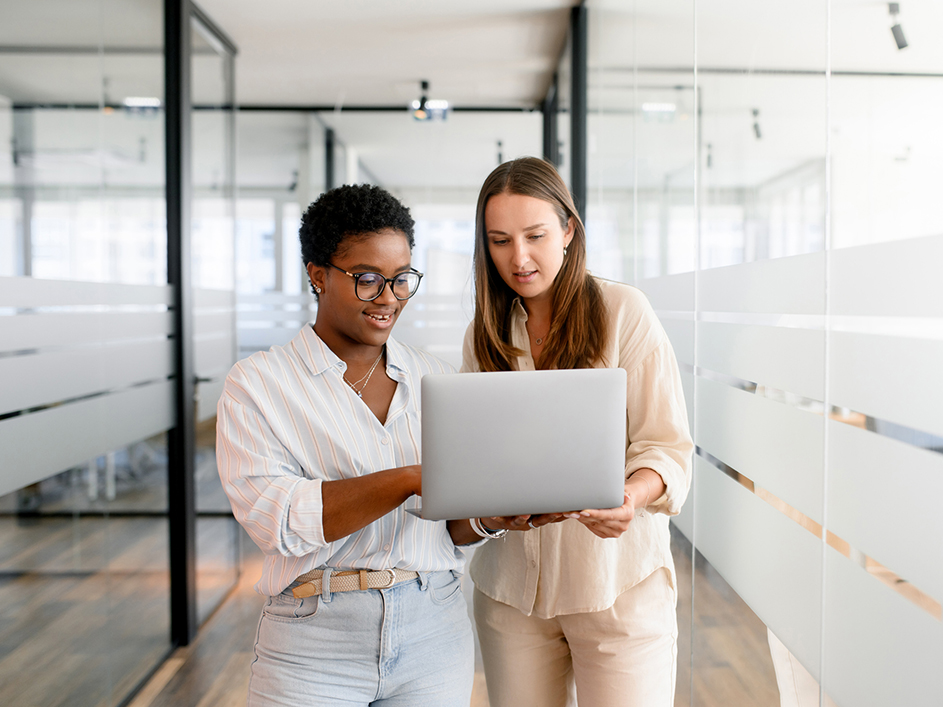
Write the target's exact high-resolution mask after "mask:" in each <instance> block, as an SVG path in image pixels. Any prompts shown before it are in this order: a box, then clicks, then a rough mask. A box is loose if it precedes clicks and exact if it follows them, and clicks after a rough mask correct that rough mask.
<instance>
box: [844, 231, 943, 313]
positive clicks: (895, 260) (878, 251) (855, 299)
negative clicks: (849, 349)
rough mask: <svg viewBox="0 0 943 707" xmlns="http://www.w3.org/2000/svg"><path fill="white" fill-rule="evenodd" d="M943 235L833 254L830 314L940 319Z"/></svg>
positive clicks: (862, 247) (869, 246)
mask: <svg viewBox="0 0 943 707" xmlns="http://www.w3.org/2000/svg"><path fill="white" fill-rule="evenodd" d="M941 263H943V236H928V237H925V238H913V239H910V240H904V241H893V242H891V243H878V244H872V245H864V246H858V247H855V248H842V249H840V250H836V251H833V252H832V253H831V256H830V262H829V281H830V287H829V308H830V310H831V313H832V314H839V315H862V316H884V317H901V316H905V317H943V278H941V277H940V265H941Z"/></svg>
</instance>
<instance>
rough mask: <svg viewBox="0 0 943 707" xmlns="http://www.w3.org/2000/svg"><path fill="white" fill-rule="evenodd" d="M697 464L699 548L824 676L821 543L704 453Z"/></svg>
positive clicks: (813, 669) (806, 663)
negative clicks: (746, 487)
mask: <svg viewBox="0 0 943 707" xmlns="http://www.w3.org/2000/svg"><path fill="white" fill-rule="evenodd" d="M695 470H696V475H697V478H696V481H695V484H694V488H695V499H696V502H697V512H696V516H695V521H696V533H697V536H696V537H697V549H698V550H699V551H700V552H701V553H703V555H704V556H705V557H706V558H707V561H708V562H710V563H711V565H713V566H714V568H715V569H716V570H717V571H718V572H720V574H721V576H723V578H724V579H725V580H727V582H728V583H729V584H730V586H731V587H733V589H734V591H736V592H737V594H739V595H740V597H741V598H742V599H743V600H744V601H745V602H746V603H747V604H748V605H749V606H750V608H751V609H753V611H754V612H755V613H756V615H757V616H759V617H760V619H761V620H762V621H763V622H764V623H765V624H766V625H767V626H769V627H770V628H771V629H772V630H773V633H775V634H776V635H777V636H779V638H780V639H781V640H782V641H783V643H785V644H786V645H787V646H788V647H789V650H790V651H792V653H793V654H795V655H796V657H797V658H798V659H799V660H800V662H801V663H802V664H803V665H804V666H805V667H806V668H807V669H808V670H809V672H811V673H812V674H813V675H816V676H817V675H818V674H819V655H820V652H819V646H820V643H819V641H820V638H821V599H822V542H821V541H820V540H819V539H818V538H816V537H815V536H814V535H812V534H811V533H810V532H808V531H807V530H804V529H803V528H801V527H800V526H799V525H798V524H797V523H795V522H793V521H792V520H790V519H789V518H787V517H786V516H784V515H783V514H782V513H780V512H779V511H777V510H776V509H774V508H773V507H772V506H770V505H769V504H767V503H765V502H764V501H763V500H761V499H760V498H758V497H757V496H755V495H753V494H752V493H750V492H749V491H748V490H747V489H745V488H744V487H743V486H741V485H740V484H738V483H736V482H735V481H733V480H732V479H730V478H729V477H727V476H726V475H725V474H723V473H722V472H720V471H718V470H717V469H716V468H715V467H714V466H712V465H711V464H709V463H708V462H706V461H704V460H703V459H701V458H700V457H695ZM694 600H695V602H697V593H696V590H695V597H694Z"/></svg>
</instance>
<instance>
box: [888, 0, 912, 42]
mask: <svg viewBox="0 0 943 707" xmlns="http://www.w3.org/2000/svg"><path fill="white" fill-rule="evenodd" d="M887 10H888V12H889V13H890V15H891V20H892V21H893V22H894V24H893V25H891V34H893V35H894V41H895V42H897V48H898V49H905V48H906V47H907V39H906V38H905V37H904V30H903V29H901V26H900V22H898V21H897V15H898V14H900V3H899V2H889V3H887Z"/></svg>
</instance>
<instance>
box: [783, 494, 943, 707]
mask: <svg viewBox="0 0 943 707" xmlns="http://www.w3.org/2000/svg"><path fill="white" fill-rule="evenodd" d="M903 510H906V509H903ZM895 515H896V514H895ZM926 559H927V560H930V561H933V560H935V561H937V562H939V556H936V557H933V556H931V555H929V554H927V556H926ZM826 581H827V584H826V591H825V616H824V623H825V682H824V686H825V691H826V692H827V693H828V694H829V695H830V696H831V697H832V698H833V699H834V700H835V701H836V703H838V704H840V705H907V706H908V707H939V704H940V696H941V695H943V670H941V669H940V666H941V665H943V623H941V622H939V621H937V620H935V619H934V618H933V617H931V616H930V615H929V614H927V613H926V612H924V611H921V610H920V609H919V608H917V607H916V606H914V605H913V604H911V603H910V602H909V601H907V599H905V598H904V597H902V596H900V595H899V594H897V593H896V592H894V591H892V590H891V589H889V588H887V587H885V586H884V585H883V584H881V583H880V582H877V581H875V580H874V578H873V577H871V576H869V574H868V572H867V571H866V570H865V569H863V568H862V567H859V566H858V565H856V564H854V563H853V562H851V561H850V560H848V559H847V558H845V557H843V556H842V555H840V554H839V553H837V552H836V551H835V550H833V549H832V548H828V553H827V560H826ZM787 645H788V644H787Z"/></svg>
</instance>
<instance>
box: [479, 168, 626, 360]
mask: <svg viewBox="0 0 943 707" xmlns="http://www.w3.org/2000/svg"><path fill="white" fill-rule="evenodd" d="M498 194H518V195H521V196H531V197H534V198H536V199H541V200H542V201H546V202H547V203H549V204H550V205H551V206H553V208H554V210H555V211H556V212H557V216H558V217H559V218H560V225H561V226H562V227H563V230H564V231H565V230H566V229H567V227H568V225H569V221H570V219H573V223H574V224H575V228H574V230H573V239H572V240H571V241H570V244H569V245H568V246H567V255H566V257H565V258H564V259H563V265H562V267H561V268H560V271H559V272H558V273H557V276H556V278H554V281H553V285H552V288H553V289H552V291H551V318H550V331H549V332H548V334H547V345H546V347H545V348H544V350H543V353H542V354H541V356H540V361H539V364H540V367H541V368H561V369H562V368H592V367H593V365H594V364H595V363H597V362H600V361H602V360H603V359H604V350H603V349H604V346H605V343H604V342H605V341H606V335H607V333H608V319H607V312H606V304H605V302H604V301H603V297H602V292H601V291H600V289H599V285H598V284H596V281H595V280H594V279H593V278H592V277H591V276H590V274H589V273H588V272H587V271H586V231H585V229H584V228H583V222H582V221H581V220H580V217H579V214H577V212H576V206H575V205H574V203H573V197H572V196H571V195H570V191H569V190H568V189H567V188H566V184H565V183H564V182H563V179H562V178H561V177H560V175H559V174H558V173H557V170H556V169H555V168H554V167H553V165H551V164H550V163H549V162H546V161H544V160H541V159H537V158H536V157H521V158H520V159H516V160H512V161H510V162H505V163H504V164H502V165H500V166H498V167H497V169H495V170H494V171H493V172H492V173H491V174H489V175H488V178H487V179H485V183H484V184H483V185H482V187H481V192H479V194H478V210H477V213H476V216H475V266H474V267H475V320H474V330H473V331H474V344H475V356H476V357H477V359H478V365H479V367H480V369H481V370H482V371H509V370H511V361H512V360H513V359H514V358H516V357H517V356H521V355H523V354H524V352H523V351H521V350H520V349H518V348H516V347H514V346H511V344H510V342H509V338H510V317H511V303H512V302H513V301H514V298H515V297H517V294H516V293H515V292H514V290H512V289H511V288H510V287H508V286H507V284H506V283H505V282H504V280H503V279H502V278H501V275H500V274H499V273H498V271H497V269H496V268H495V266H494V262H493V261H492V260H491V254H490V253H489V252H488V240H487V237H486V234H487V228H486V226H485V207H486V206H487V205H488V200H489V199H490V198H491V197H492V196H496V195H498Z"/></svg>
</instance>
